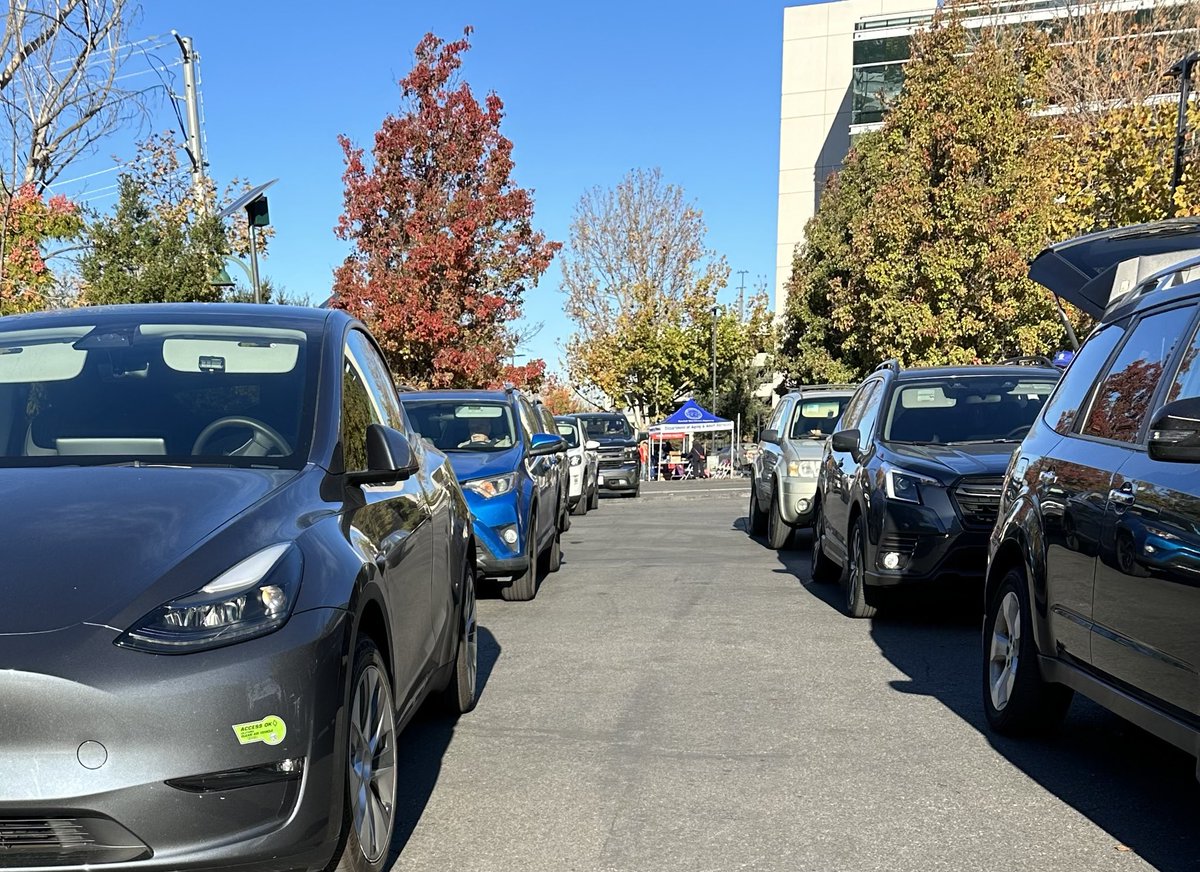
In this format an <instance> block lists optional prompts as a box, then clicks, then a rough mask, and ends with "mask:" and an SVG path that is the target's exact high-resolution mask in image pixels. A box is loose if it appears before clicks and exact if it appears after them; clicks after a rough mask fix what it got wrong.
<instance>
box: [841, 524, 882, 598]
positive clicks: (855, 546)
mask: <svg viewBox="0 0 1200 872" xmlns="http://www.w3.org/2000/svg"><path fill="white" fill-rule="evenodd" d="M862 525H863V522H862V519H861V518H859V519H858V520H857V521H855V522H854V526H853V527H852V528H851V532H850V552H849V554H848V555H847V557H846V563H847V566H846V572H845V585H846V588H845V590H846V614H848V615H849V616H850V617H852V618H872V617H874V616H875V608H874V607H873V606H869V605H867V600H866V572H867V570H866V563H867V554H866V541H865V539H864V537H863V528H862Z"/></svg>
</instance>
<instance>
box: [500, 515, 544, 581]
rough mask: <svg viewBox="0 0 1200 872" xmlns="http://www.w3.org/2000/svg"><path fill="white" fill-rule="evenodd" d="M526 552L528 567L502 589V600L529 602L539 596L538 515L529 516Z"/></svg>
mask: <svg viewBox="0 0 1200 872" xmlns="http://www.w3.org/2000/svg"><path fill="white" fill-rule="evenodd" d="M525 530H526V533H525V552H526V557H527V565H526V568H525V571H524V572H523V573H521V574H520V575H518V576H517V577H516V578H514V579H513V580H512V582H511V583H509V584H506V585H505V586H504V587H502V588H500V598H501V599H502V600H505V601H506V602H510V603H511V602H529V600H531V599H533V598H534V597H535V596H537V583H538V559H537V556H538V555H537V547H536V546H535V545H534V542H535V540H536V539H537V515H530V516H529V526H528V527H526V528H525Z"/></svg>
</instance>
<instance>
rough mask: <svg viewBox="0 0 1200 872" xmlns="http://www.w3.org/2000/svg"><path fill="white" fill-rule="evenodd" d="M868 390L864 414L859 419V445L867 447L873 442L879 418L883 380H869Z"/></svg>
mask: <svg viewBox="0 0 1200 872" xmlns="http://www.w3.org/2000/svg"><path fill="white" fill-rule="evenodd" d="M866 388H867V389H866V391H865V392H864V393H863V398H862V415H861V417H859V419H858V424H857V425H856V426H857V427H858V431H859V434H860V435H859V440H858V441H859V445H860V446H861V447H862V448H864V449H865V448H866V447H867V446H868V445H870V444H871V437H872V436H874V435H875V423H876V422H877V421H878V420H879V407H880V405H881V403H880V400H881V397H880V395H881V394H882V393H883V382H882V381H881V380H880V379H875V380H874V381H871V382H867V385H866Z"/></svg>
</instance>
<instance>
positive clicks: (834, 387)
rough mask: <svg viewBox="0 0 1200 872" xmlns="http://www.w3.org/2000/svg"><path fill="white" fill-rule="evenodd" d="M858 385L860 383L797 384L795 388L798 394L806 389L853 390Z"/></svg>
mask: <svg viewBox="0 0 1200 872" xmlns="http://www.w3.org/2000/svg"><path fill="white" fill-rule="evenodd" d="M856 387H858V385H845V384H827V385H797V386H796V388H795V391H796V393H798V394H802V393H804V392H805V391H852V390H854V389H855V388H856Z"/></svg>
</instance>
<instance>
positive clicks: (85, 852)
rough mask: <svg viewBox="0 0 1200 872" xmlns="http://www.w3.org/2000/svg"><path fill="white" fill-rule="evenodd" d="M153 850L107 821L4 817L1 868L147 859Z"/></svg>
mask: <svg viewBox="0 0 1200 872" xmlns="http://www.w3.org/2000/svg"><path fill="white" fill-rule="evenodd" d="M150 855H151V851H150V849H149V848H147V847H146V846H145V845H144V844H142V843H141V842H140V841H138V840H137V839H136V838H135V837H134V836H133V834H132V833H130V832H129V831H128V830H126V829H125V828H124V827H122V826H121V825H120V824H117V823H114V822H113V821H110V820H108V819H106V818H88V817H78V818H72V817H58V818H0V869H5V868H17V867H28V866H79V865H84V864H90V863H96V864H100V863H123V862H129V861H131V860H144V859H145V858H147V857H149V856H150Z"/></svg>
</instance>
